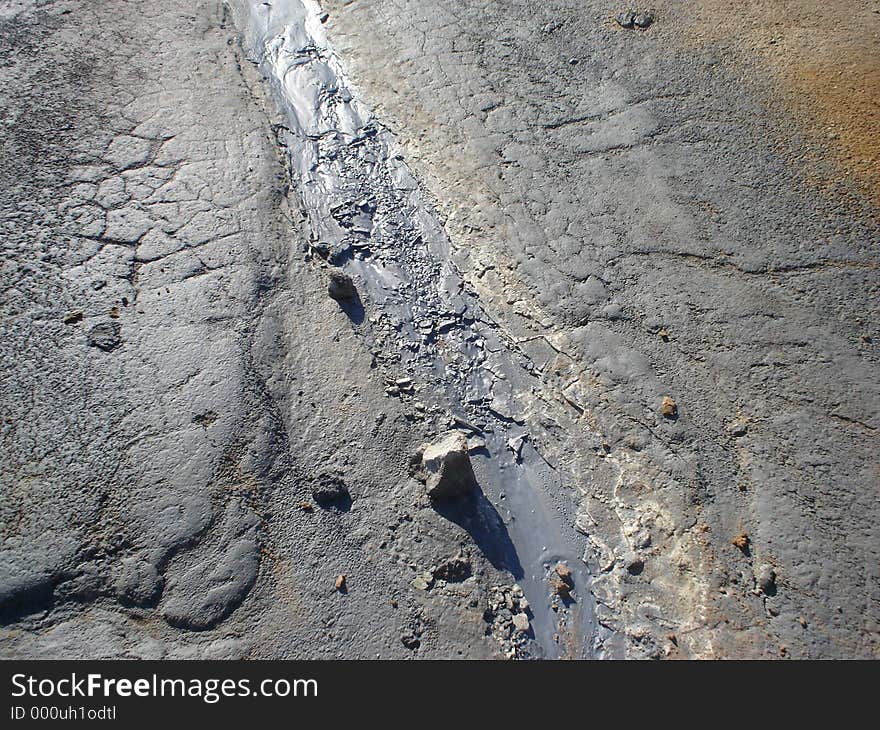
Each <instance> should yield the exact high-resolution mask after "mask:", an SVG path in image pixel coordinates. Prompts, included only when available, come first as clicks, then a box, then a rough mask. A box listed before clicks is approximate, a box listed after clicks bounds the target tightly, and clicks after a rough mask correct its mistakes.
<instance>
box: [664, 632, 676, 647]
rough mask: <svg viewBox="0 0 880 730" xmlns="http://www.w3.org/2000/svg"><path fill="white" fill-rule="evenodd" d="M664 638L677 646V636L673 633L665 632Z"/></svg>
mask: <svg viewBox="0 0 880 730" xmlns="http://www.w3.org/2000/svg"><path fill="white" fill-rule="evenodd" d="M666 638H667V639H668V640H669V641H670V642H672V643H673V644H674V645H675V646H678V637H677V636H676V635H675V634H666Z"/></svg>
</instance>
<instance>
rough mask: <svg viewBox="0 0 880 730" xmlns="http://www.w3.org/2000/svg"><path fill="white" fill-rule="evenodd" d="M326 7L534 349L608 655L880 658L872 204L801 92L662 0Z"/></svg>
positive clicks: (510, 320) (343, 49) (482, 282)
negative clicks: (794, 112)
mask: <svg viewBox="0 0 880 730" xmlns="http://www.w3.org/2000/svg"><path fill="white" fill-rule="evenodd" d="M701 5H702V4H701ZM762 5H763V4H757V3H753V4H750V11H749V13H747V17H748V18H749V19H754V18H755V13H756V12H757V11H759V10H760V8H761V7H762ZM860 7H861V5H860ZM325 8H326V9H327V10H328V11H329V13H330V17H329V20H328V22H327V28H328V30H327V32H328V36H329V38H330V40H331V42H332V43H333V44H334V45H335V47H336V49H337V51H338V52H339V55H340V57H341V58H342V59H343V61H344V64H345V67H346V70H347V71H348V75H349V77H350V78H351V79H352V80H353V82H354V84H355V85H357V87H358V90H359V93H361V94H362V96H363V98H364V99H365V100H366V101H367V102H368V103H369V104H370V105H371V106H372V107H373V109H374V110H375V113H376V116H377V117H378V118H379V119H381V120H382V121H383V123H385V124H386V125H387V126H388V128H389V129H390V130H391V132H392V133H393V134H394V135H395V136H396V138H397V139H398V140H399V141H400V143H401V145H402V147H403V149H404V151H405V152H406V154H407V159H408V161H409V164H410V166H411V167H412V168H413V169H414V171H415V172H416V173H417V174H418V176H419V177H420V178H421V181H422V182H423V184H424V185H425V187H426V188H427V190H428V191H429V192H430V194H431V195H432V196H433V198H434V199H435V201H436V203H437V205H438V207H439V208H440V210H441V211H442V214H443V218H444V223H445V228H446V230H447V232H448V233H449V234H450V236H451V240H452V244H453V248H454V258H455V261H456V263H457V265H458V267H459V270H460V271H461V272H462V273H463V277H464V279H465V280H466V282H467V283H468V284H469V285H470V286H472V287H473V289H474V290H475V292H477V294H478V295H479V297H480V301H481V303H482V305H483V306H484V307H485V308H486V310H487V312H488V313H489V315H490V316H491V317H492V318H493V319H494V320H495V321H497V322H499V323H500V325H501V327H502V328H503V329H504V330H505V332H506V333H507V334H508V335H509V336H511V337H512V338H513V339H514V340H515V341H516V342H518V343H519V345H520V347H522V348H523V350H524V351H525V352H526V353H527V354H528V356H529V357H530V358H531V359H532V362H533V363H534V365H535V368H536V370H538V371H539V372H540V373H541V375H542V379H543V383H544V385H543V388H542V389H541V390H540V392H538V393H533V395H534V396H535V397H534V399H533V400H532V404H533V406H534V407H533V408H532V409H531V410H532V412H531V413H529V415H528V418H527V427H528V429H529V432H530V436H531V438H533V439H534V442H535V443H536V445H537V448H539V449H540V450H541V451H542V453H544V454H545V455H548V457H555V458H557V459H558V460H559V464H560V465H561V466H562V467H564V468H565V469H567V473H568V474H569V475H570V476H571V477H572V478H573V479H574V481H575V482H576V483H577V484H578V488H579V491H580V501H581V508H580V511H579V515H578V518H577V525H578V527H579V529H581V530H582V531H583V532H584V533H585V534H586V535H587V536H588V539H589V540H590V543H591V549H590V550H589V551H588V552H587V554H586V555H585V556H584V558H585V560H586V562H587V563H588V565H590V567H591V569H592V570H593V571H594V572H595V574H596V578H595V580H594V581H593V586H592V591H593V594H594V596H595V599H596V601H597V602H598V604H599V606H598V609H597V616H598V618H599V620H600V621H601V622H602V623H603V624H605V625H606V626H609V627H611V628H613V629H614V630H615V631H617V632H619V633H620V634H622V635H624V636H626V637H627V639H626V645H625V653H626V654H627V655H629V656H705V657H709V656H734V657H751V656H796V657H844V656H876V654H877V651H878V644H877V635H878V634H877V626H878V618H880V616H878V608H877V607H878V597H880V586H878V574H877V568H876V566H877V565H878V559H877V558H878V554H877V544H878V543H877V540H876V529H877V528H876V524H877V517H878V509H880V507H878V503H880V501H878V493H877V483H878V481H877V468H876V459H874V458H873V455H872V453H873V450H874V447H873V444H874V442H875V441H876V433H877V428H878V426H880V422H878V405H880V397H878V391H877V386H876V383H877V382H878V378H877V374H878V373H877V370H878V368H877V350H876V347H877V337H878V333H877V332H876V321H877V319H876V298H877V293H878V276H877V259H876V251H875V250H874V246H873V242H874V241H876V240H877V223H876V210H875V209H874V208H873V207H872V206H873V203H872V200H871V194H870V191H868V192H864V191H863V192H860V191H859V188H858V186H857V185H855V184H852V183H851V182H849V181H847V180H846V179H842V181H841V182H840V184H839V185H838V184H835V186H833V187H832V189H819V188H818V187H817V186H815V185H813V184H812V183H811V181H810V179H809V178H810V176H811V174H812V173H811V171H810V168H809V167H808V166H805V165H803V164H802V163H801V162H800V161H799V160H800V159H801V158H803V157H806V156H808V155H809V154H812V152H813V151H814V150H815V148H814V147H812V145H813V144H814V142H813V141H812V138H811V137H810V133H811V131H812V127H811V126H810V124H809V122H808V123H807V124H804V123H803V119H802V116H803V115H806V112H803V114H802V115H799V116H797V117H795V118H794V119H792V118H789V117H787V116H786V115H785V114H784V113H781V111H780V110H782V111H784V110H785V108H786V107H785V104H778V105H776V106H774V107H773V109H772V110H768V108H767V107H768V104H767V102H766V99H768V98H774V96H773V95H774V89H776V88H777V87H776V86H775V84H776V81H777V79H775V78H766V77H763V76H761V75H760V74H759V73H756V72H755V66H750V67H749V73H748V75H745V74H744V73H743V66H742V65H741V56H740V55H738V54H739V53H741V49H740V51H737V53H734V51H732V50H731V48H730V44H727V45H725V44H713V43H707V44H699V43H698V44H693V43H692V44H687V43H684V42H682V38H681V36H682V32H680V31H681V29H682V28H683V27H685V26H684V23H685V20H682V18H681V17H680V16H675V15H673V13H672V12H664V8H658V10H657V12H656V17H655V20H654V22H653V23H652V24H651V25H650V27H648V28H647V29H645V30H634V29H630V30H627V29H623V28H621V27H620V26H619V25H617V24H616V23H615V21H614V14H615V13H616V12H617V11H618V10H620V9H622V7H621V8H617V7H614V8H612V7H610V6H608V5H607V4H604V3H577V4H575V3H569V2H564V1H562V0H559V1H557V2H550V3H544V4H541V6H540V7H537V8H536V7H535V5H534V3H526V2H513V3H507V2H505V3H493V2H487V3H465V4H462V3H455V2H440V3H431V4H425V3H419V2H415V1H414V0H413V1H409V0H374V1H373V2H356V3H344V2H329V3H326V4H325ZM709 15H710V16H711V13H709ZM701 17H702V16H701ZM824 17H825V16H824V15H823V16H822V18H824ZM687 20H691V21H692V20H693V17H691V18H689V19H687ZM707 22H708V21H707ZM798 22H799V21H798V18H797V15H796V14H795V16H794V17H793V18H792V20H791V22H790V26H789V27H797V26H798ZM674 23H681V24H682V25H680V26H679V27H674V25H673V24H674ZM809 23H810V24H811V26H810V27H814V28H815V29H816V32H824V31H825V30H826V27H825V26H826V22H825V20H818V21H817V20H816V18H812V19H811V20H810V21H809ZM722 25H723V23H722ZM828 32H829V33H833V32H837V31H830V30H829V31H828ZM783 55H784V54H783ZM756 65H757V66H760V63H758V64H756ZM803 102H804V104H806V105H807V106H805V107H803V108H804V109H807V108H808V107H809V109H811V110H812V111H811V112H810V113H813V112H815V113H820V112H821V108H822V105H821V104H819V105H812V106H811V105H810V103H809V102H810V99H809V98H805V99H804V100H803ZM859 103H860V102H859ZM816 110H819V111H816ZM862 124H868V125H870V124H872V122H871V121H870V118H866V117H865V116H864V115H855V119H854V120H853V121H852V122H850V125H851V126H852V127H853V128H859V125H862ZM780 138H784V139H785V144H783V145H780V144H779V143H778V140H779V139H780ZM798 151H800V157H799V156H798V154H797V153H798ZM822 159H826V158H822ZM822 159H820V162H822ZM822 164H825V165H826V166H825V167H824V168H822V169H821V170H820V172H821V173H822V176H823V179H834V177H835V175H836V174H837V171H839V170H840V169H843V168H839V167H835V166H834V164H832V165H831V166H830V167H828V165H827V164H826V163H825V162H822ZM835 164H836V163H835ZM829 170H830V172H829ZM863 190H864V189H863ZM667 398H668V399H670V400H671V401H672V402H673V403H674V407H671V406H669V405H668V403H667V401H666V399H667ZM743 536H745V538H747V540H746V541H745V543H744V544H743V539H742V538H743ZM770 576H772V579H771V578H770Z"/></svg>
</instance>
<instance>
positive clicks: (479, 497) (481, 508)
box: [433, 487, 524, 580]
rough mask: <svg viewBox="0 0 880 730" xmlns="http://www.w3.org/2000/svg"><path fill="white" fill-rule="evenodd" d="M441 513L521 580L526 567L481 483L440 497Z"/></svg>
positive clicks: (495, 564) (495, 562)
mask: <svg viewBox="0 0 880 730" xmlns="http://www.w3.org/2000/svg"><path fill="white" fill-rule="evenodd" d="M433 506H434V509H435V510H436V511H437V513H438V514H440V515H442V516H443V517H445V518H446V519H447V520H449V521H450V522H454V523H455V524H456V525H458V526H459V527H461V528H462V529H463V530H465V531H466V532H467V533H468V534H469V535H470V536H471V538H472V539H473V541H474V543H475V544H476V546H477V547H478V548H479V549H480V551H481V552H482V553H483V555H484V556H485V557H486V559H487V560H488V561H489V562H490V563H491V564H492V566H493V567H494V568H495V569H497V570H506V571H508V572H509V573H510V574H511V575H513V577H514V579H515V580H520V579H521V578H522V577H523V575H524V572H523V567H522V564H521V563H520V560H519V555H518V554H517V552H516V548H515V547H514V545H513V541H512V540H511V539H510V534H509V533H508V531H507V527H506V526H505V524H504V521H503V520H502V519H501V515H499V514H498V511H497V510H496V509H495V507H494V505H493V504H492V503H491V502H490V501H489V500H488V499H486V495H485V494H483V492H482V490H481V489H480V488H479V487H476V488H475V489H474V490H473V491H472V492H471V493H470V494H467V495H464V496H461V497H454V498H451V499H443V500H437V501H436V502H434V505H433Z"/></svg>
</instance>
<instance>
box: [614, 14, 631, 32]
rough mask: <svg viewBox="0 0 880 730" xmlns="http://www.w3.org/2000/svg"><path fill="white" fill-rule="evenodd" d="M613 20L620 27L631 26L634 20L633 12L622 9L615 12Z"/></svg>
mask: <svg viewBox="0 0 880 730" xmlns="http://www.w3.org/2000/svg"><path fill="white" fill-rule="evenodd" d="M615 20H616V21H617V24H618V25H619V26H620V27H621V28H632V27H633V22H634V20H635V13H634V12H633V11H632V10H624V11H623V12H621V13H618V14H617V17H616V18H615Z"/></svg>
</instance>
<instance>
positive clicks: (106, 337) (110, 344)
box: [88, 322, 122, 352]
mask: <svg viewBox="0 0 880 730" xmlns="http://www.w3.org/2000/svg"><path fill="white" fill-rule="evenodd" d="M88 338H89V345H91V346H92V347H97V348H98V349H101V350H104V352H109V351H110V350H113V349H115V348H116V347H118V346H119V344H120V343H121V342H122V328H121V327H120V326H119V322H101V323H100V324H96V325H95V326H94V327H92V328H91V329H90V330H89V334H88Z"/></svg>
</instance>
